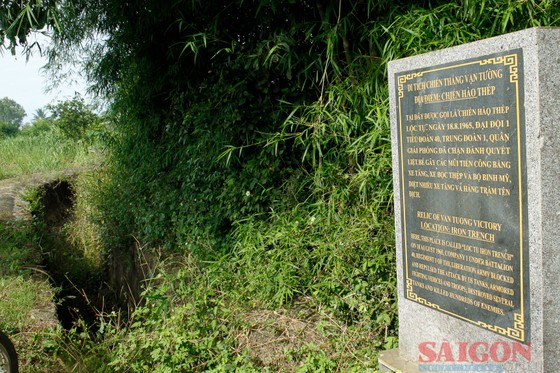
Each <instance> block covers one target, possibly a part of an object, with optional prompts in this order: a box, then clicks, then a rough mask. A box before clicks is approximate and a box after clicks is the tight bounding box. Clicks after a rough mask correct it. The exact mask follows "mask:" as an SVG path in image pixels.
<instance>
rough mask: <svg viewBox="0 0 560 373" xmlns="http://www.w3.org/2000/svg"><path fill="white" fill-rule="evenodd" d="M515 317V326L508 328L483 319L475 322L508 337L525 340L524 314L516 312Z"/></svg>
mask: <svg viewBox="0 0 560 373" xmlns="http://www.w3.org/2000/svg"><path fill="white" fill-rule="evenodd" d="M513 318H514V323H513V326H514V327H513V328H507V329H506V328H502V327H499V326H495V325H489V324H486V323H485V322H482V321H478V322H475V323H474V324H476V325H478V326H480V327H482V328H484V329H488V330H491V331H493V332H495V333H498V334H502V335H505V336H506V337H510V338H514V339H519V340H523V339H524V338H525V322H524V321H523V316H522V315H521V314H520V313H515V314H514V315H513Z"/></svg>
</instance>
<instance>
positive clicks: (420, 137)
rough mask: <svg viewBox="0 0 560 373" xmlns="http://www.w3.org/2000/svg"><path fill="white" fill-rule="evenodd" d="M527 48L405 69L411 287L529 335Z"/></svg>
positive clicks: (425, 300) (506, 330)
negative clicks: (422, 67)
mask: <svg viewBox="0 0 560 373" xmlns="http://www.w3.org/2000/svg"><path fill="white" fill-rule="evenodd" d="M522 61H523V56H522V51H521V50H513V51H507V52H504V53H499V54H493V55H489V56H485V57H482V58H477V59H472V60H465V61H461V62H458V63H453V64H446V65H441V66H434V67H430V68H426V69H421V70H414V71H408V72H404V73H399V74H397V75H396V76H395V79H396V87H397V117H398V136H399V153H400V154H399V158H400V165H401V169H400V170H399V172H400V181H401V186H400V192H401V206H402V229H403V232H402V237H403V263H402V265H403V266H404V271H403V273H404V274H405V294H406V297H407V298H408V299H410V300H412V301H415V302H418V303H421V304H423V305H425V306H427V307H431V308H434V309H436V310H438V311H440V312H444V313H447V314H449V315H452V316H454V317H457V318H460V319H463V320H464V321H466V322H470V323H474V324H476V325H478V326H480V327H482V328H485V329H488V330H491V331H494V332H496V333H499V334H501V335H504V336H506V337H509V338H512V339H515V340H519V341H522V342H527V341H528V340H529V338H530V333H529V329H528V325H529V323H528V321H529V299H528V296H529V291H528V290H527V289H528V272H529V269H528V257H527V255H528V239H527V238H528V237H527V234H526V232H527V211H526V210H527V203H526V190H527V187H526V169H525V160H524V156H525V155H524V148H525V147H524V128H525V118H524V111H523V65H522Z"/></svg>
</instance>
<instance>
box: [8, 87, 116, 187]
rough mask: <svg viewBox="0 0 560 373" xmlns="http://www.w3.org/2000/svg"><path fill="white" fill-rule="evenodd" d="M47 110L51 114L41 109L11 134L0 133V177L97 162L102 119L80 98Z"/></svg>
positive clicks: (102, 129)
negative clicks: (0, 153) (2, 134)
mask: <svg viewBox="0 0 560 373" xmlns="http://www.w3.org/2000/svg"><path fill="white" fill-rule="evenodd" d="M10 101H11V100H10ZM15 105H18V104H17V103H15ZM0 107H1V105H0ZM48 109H49V111H50V112H51V113H52V114H51V115H50V116H48V117H47V116H46V114H45V112H44V111H43V112H42V115H40V116H35V117H34V119H33V121H32V122H31V123H30V124H29V125H27V126H25V127H23V128H21V129H19V126H18V127H16V128H15V130H14V131H13V133H11V135H10V136H4V137H2V136H0V149H2V156H1V157H0V180H1V179H7V178H11V177H16V176H20V175H29V174H32V173H36V172H45V171H58V170H66V169H71V168H80V167H84V166H91V165H92V164H95V163H98V162H99V161H100V153H101V149H102V146H101V140H100V136H101V134H102V133H106V131H104V123H103V121H102V120H101V118H100V117H99V116H98V115H96V114H95V113H93V112H92V110H91V109H90V108H89V107H87V105H85V103H84V102H83V100H82V99H81V98H80V97H76V98H74V99H72V100H69V101H64V102H60V103H58V104H56V105H51V106H49V108H48ZM0 114H1V113H0ZM21 119H23V116H21V118H20V120H21ZM0 121H1V119H0ZM74 123H75V125H74Z"/></svg>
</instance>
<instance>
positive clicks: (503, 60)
mask: <svg viewBox="0 0 560 373" xmlns="http://www.w3.org/2000/svg"><path fill="white" fill-rule="evenodd" d="M477 63H478V64H479V65H480V66H484V65H490V64H492V65H504V66H509V73H510V76H509V82H510V83H517V82H518V81H519V68H518V62H517V54H508V55H506V56H499V57H492V58H487V59H485V60H479V61H473V62H469V63H465V64H459V65H453V66H447V67H443V68H439V69H433V70H426V71H420V72H416V73H411V74H406V75H399V76H398V77H397V81H398V84H397V92H398V98H403V97H404V84H405V83H406V82H408V81H409V80H412V79H414V78H418V77H422V76H424V74H426V73H431V72H434V71H440V70H447V69H451V68H456V67H460V66H466V65H475V64H477Z"/></svg>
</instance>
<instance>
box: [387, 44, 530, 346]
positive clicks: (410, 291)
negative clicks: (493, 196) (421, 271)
mask: <svg viewBox="0 0 560 373" xmlns="http://www.w3.org/2000/svg"><path fill="white" fill-rule="evenodd" d="M520 56H521V54H519V52H517V53H512V54H507V55H503V56H496V57H490V58H485V59H480V60H474V61H468V62H464V63H458V64H456V65H447V66H443V67H437V68H434V69H430V70H425V71H416V72H408V73H405V74H402V75H397V76H396V78H397V79H396V81H397V82H396V83H397V84H396V93H397V102H398V109H397V111H398V116H399V127H401V126H402V120H401V119H400V115H401V99H402V98H404V93H405V84H406V83H407V82H408V81H410V80H412V79H415V78H419V77H423V76H424V75H425V74H427V73H432V72H437V71H442V70H448V69H454V68H458V67H463V66H469V65H479V66H484V65H503V66H504V67H505V66H508V67H509V82H510V83H512V84H514V85H515V87H516V89H517V90H518V89H519V61H518V58H519V57H520ZM516 104H517V110H518V125H519V110H520V109H519V107H520V105H523V103H521V102H519V93H516ZM399 133H400V143H401V144H400V154H401V156H400V168H401V170H400V173H401V177H400V179H401V187H402V188H403V189H402V190H401V198H402V201H401V202H402V208H403V211H404V210H406V202H405V198H404V195H405V194H404V185H403V183H404V182H403V180H404V178H403V175H404V165H403V156H402V152H403V147H402V136H403V135H402V128H401V129H400V130H399ZM520 164H521V161H519V165H520ZM519 179H520V181H519V182H520V184H521V175H519ZM521 208H522V207H521V206H520V209H521ZM403 216H404V214H403ZM521 216H523V214H522V213H521ZM406 225H407V223H406V220H404V221H403V227H404V230H405V231H406V230H407V228H406ZM520 228H521V237H522V236H523V235H524V232H523V227H520ZM403 239H404V246H405V250H406V247H407V245H408V244H407V240H408V237H407V236H406V234H405V235H404V237H403ZM520 251H521V253H522V252H523V240H522V239H521V242H520ZM404 258H405V260H406V269H405V271H404V277H405V281H406V291H405V293H406V294H405V295H406V299H408V300H411V301H414V302H417V303H419V304H422V305H425V306H427V307H430V308H432V309H435V310H438V311H440V312H443V313H445V314H448V315H451V316H454V317H457V318H459V319H461V320H464V321H466V322H469V323H471V324H474V325H477V326H479V327H481V328H484V329H487V330H490V331H492V332H495V333H498V334H501V335H503V336H506V337H509V338H512V339H515V340H519V341H525V337H526V325H525V321H524V320H525V307H524V303H523V302H524V301H523V298H524V297H523V290H521V294H522V297H521V309H520V312H519V313H514V314H513V318H514V320H513V326H512V327H507V328H506V327H502V326H498V325H491V324H488V323H485V322H483V321H476V320H471V319H469V318H467V317H465V316H462V315H459V314H456V313H454V312H451V311H449V310H446V309H443V308H441V306H440V305H439V304H435V303H433V302H430V301H429V300H427V299H425V298H423V297H421V296H419V295H418V294H417V293H416V292H415V287H414V285H413V283H412V279H411V278H409V277H408V276H409V271H408V256H407V254H405V255H404ZM520 267H521V270H523V256H521V263H520ZM520 280H521V281H522V283H523V275H521V276H520ZM521 287H522V286H521Z"/></svg>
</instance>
